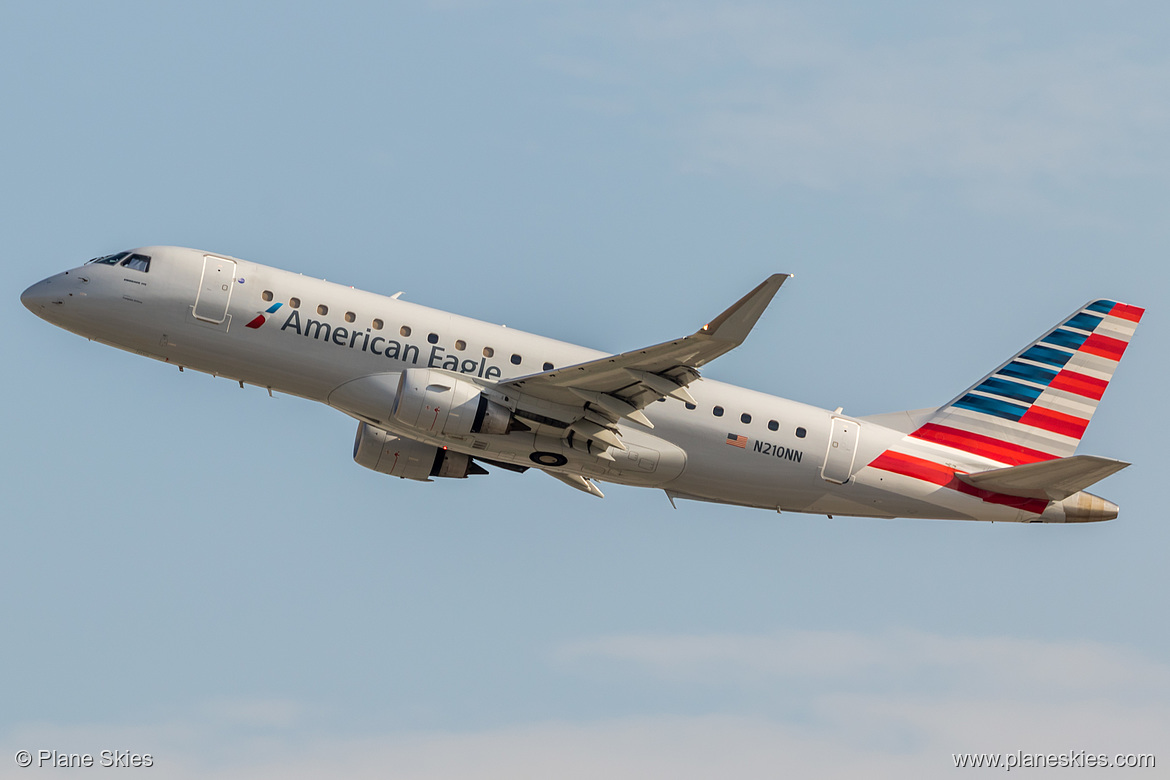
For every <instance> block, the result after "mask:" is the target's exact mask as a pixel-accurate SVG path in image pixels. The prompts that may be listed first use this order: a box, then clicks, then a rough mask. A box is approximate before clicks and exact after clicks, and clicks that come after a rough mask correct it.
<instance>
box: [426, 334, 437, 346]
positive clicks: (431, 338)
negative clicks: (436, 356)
mask: <svg viewBox="0 0 1170 780" xmlns="http://www.w3.org/2000/svg"><path fill="white" fill-rule="evenodd" d="M427 343H428V344H438V343H439V334H438V333H428V334H427Z"/></svg>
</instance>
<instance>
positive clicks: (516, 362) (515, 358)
mask: <svg viewBox="0 0 1170 780" xmlns="http://www.w3.org/2000/svg"><path fill="white" fill-rule="evenodd" d="M521 359H522V358H521V357H520V356H519V355H513V356H512V365H514V366H518V365H520V360H521Z"/></svg>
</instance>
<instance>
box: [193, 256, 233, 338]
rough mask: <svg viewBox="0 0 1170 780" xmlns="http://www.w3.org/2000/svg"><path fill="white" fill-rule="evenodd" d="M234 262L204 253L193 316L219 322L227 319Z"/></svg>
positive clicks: (206, 320)
mask: <svg viewBox="0 0 1170 780" xmlns="http://www.w3.org/2000/svg"><path fill="white" fill-rule="evenodd" d="M235 276H236V264H235V261H233V260H225V259H224V258H222V257H213V256H212V255H205V256H204V257H203V276H202V278H201V279H200V280H199V292H198V293H196V295H195V311H194V313H195V317H196V318H197V319H200V320H204V321H205V322H215V323H220V322H223V321H224V320H225V319H227V310H228V301H230V300H231V297H232V283H233V282H234V281H235Z"/></svg>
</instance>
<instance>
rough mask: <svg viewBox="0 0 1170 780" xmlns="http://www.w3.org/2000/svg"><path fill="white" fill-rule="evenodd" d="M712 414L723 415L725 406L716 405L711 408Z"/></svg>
mask: <svg viewBox="0 0 1170 780" xmlns="http://www.w3.org/2000/svg"><path fill="white" fill-rule="evenodd" d="M711 414H713V415H715V416H716V417H722V416H723V407H722V406H716V407H715V408H714V409H712V410H711Z"/></svg>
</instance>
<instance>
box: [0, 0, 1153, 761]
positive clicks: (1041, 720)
mask: <svg viewBox="0 0 1170 780" xmlns="http://www.w3.org/2000/svg"><path fill="white" fill-rule="evenodd" d="M1167 13H1168V12H1167V10H1166V9H1165V7H1164V6H1163V5H1160V4H1155V3H1142V2H1127V3H1121V4H1114V5H1112V6H1110V8H1109V9H1108V10H1106V9H1105V8H1104V7H1103V6H1099V5H1097V4H1069V3H1034V4H1028V5H1027V7H1025V8H1020V7H1018V4H1015V3H985V4H979V6H978V7H969V6H968V5H966V4H937V3H916V2H901V3H892V4H883V5H882V8H881V9H880V11H879V10H878V9H877V8H876V7H873V5H872V4H869V3H843V4H837V5H835V6H834V7H832V8H826V7H824V6H823V4H815V3H792V4H781V3H776V4H739V3H720V4H717V5H716V4H711V5H705V4H696V3H677V4H662V3H638V2H634V3H564V4H539V3H520V2H517V3H478V2H436V3H431V4H416V5H413V6H410V7H403V6H394V5H390V4H380V3H368V4H365V3H333V4H329V5H328V6H326V5H321V6H316V5H306V4H292V3H288V4H275V3H274V4H264V3H236V2H233V3H203V4H198V5H197V6H190V7H179V6H172V5H165V4H156V3H53V2H46V3H38V4H23V5H15V6H12V7H9V8H7V9H6V11H5V23H4V24H3V25H2V26H0V61H2V63H3V68H2V70H0V73H2V74H3V75H2V76H0V98H2V99H3V106H4V116H5V121H4V122H3V123H0V149H2V151H0V165H2V168H0V171H2V174H3V184H2V185H0V206H2V208H0V226H2V228H3V235H4V236H5V239H6V252H5V258H6V259H5V266H4V267H5V269H6V270H7V273H6V275H5V276H6V281H5V282H4V285H5V287H4V292H5V296H4V299H5V300H7V301H8V302H9V303H8V305H7V306H3V307H0V323H2V326H3V328H4V330H5V333H6V334H8V338H7V339H6V340H5V348H4V355H5V359H6V362H7V364H8V365H9V371H8V374H7V375H8V377H9V381H8V383H7V390H6V393H7V403H6V404H4V405H3V408H2V410H0V415H2V418H3V425H4V427H3V430H4V431H5V433H6V439H7V446H6V447H5V448H4V451H3V454H2V455H0V458H2V459H3V472H2V473H3V474H4V477H3V480H4V487H5V494H6V496H7V501H6V505H7V507H8V511H7V512H6V516H7V519H6V521H5V522H4V524H3V528H4V549H5V551H6V555H5V565H4V566H3V567H0V624H2V625H4V626H5V640H4V642H3V644H4V647H5V651H4V660H5V663H4V665H3V666H4V671H3V672H2V673H0V701H3V702H4V703H5V706H4V707H3V708H0V748H3V751H4V753H6V754H7V755H6V756H3V755H0V760H3V761H8V760H10V758H11V755H12V754H13V753H14V752H15V751H16V750H18V749H22V748H27V749H32V750H37V749H40V748H48V749H53V748H56V749H59V750H66V751H70V752H78V751H81V752H84V751H90V752H95V753H96V752H97V751H100V750H103V749H106V748H117V749H130V750H136V751H139V752H149V753H152V754H153V755H154V756H155V758H156V766H155V768H154V769H153V770H152V771H153V772H154V775H155V776H159V777H174V778H186V777H195V776H204V775H206V774H207V773H210V772H215V773H217V774H218V775H219V776H223V777H245V776H247V777H256V776H272V777H277V776H279V777H298V776H304V777H310V776H320V775H321V774H323V773H326V772H329V773H334V772H337V773H340V772H345V773H347V774H349V775H351V776H355V777H381V776H384V775H385V773H386V772H387V771H390V770H391V769H392V770H393V772H392V774H393V775H394V776H396V777H405V778H420V779H422V778H426V779H428V780H429V779H430V778H448V777H461V778H465V777H504V776H507V777H515V776H523V775H529V776H558V777H569V778H572V777H597V776H603V775H604V776H608V777H639V778H644V777H671V778H690V777H695V778H698V777H709V776H711V775H713V774H716V773H720V774H731V773H734V774H736V775H739V776H751V777H771V776H777V775H787V774H793V775H794V776H808V775H816V776H828V777H855V776H859V775H863V776H870V777H906V776H919V777H933V776H937V775H938V774H939V773H941V772H944V771H947V769H949V768H950V767H951V766H952V762H951V753H954V752H966V751H999V752H1014V751H1015V750H1017V749H1021V750H1025V751H1035V752H1050V751H1051V752H1059V751H1067V750H1081V749H1084V750H1089V751H1091V752H1109V753H1112V752H1146V753H1150V752H1152V753H1156V754H1158V758H1159V760H1160V762H1162V763H1164V762H1170V742H1168V740H1167V737H1166V735H1167V734H1170V707H1168V706H1167V702H1168V701H1170V650H1168V649H1167V648H1170V630H1168V629H1167V626H1166V622H1165V619H1164V615H1165V614H1166V611H1167V603H1166V601H1167V596H1166V594H1167V592H1168V591H1170V574H1168V573H1167V569H1166V566H1165V550H1166V549H1167V544H1168V543H1170V530H1168V527H1167V525H1166V522H1165V520H1166V516H1165V512H1164V510H1163V509H1162V495H1161V492H1160V489H1159V488H1160V485H1161V480H1162V478H1163V475H1164V473H1165V470H1166V468H1167V466H1168V465H1170V463H1168V458H1167V456H1166V454H1165V444H1164V439H1165V431H1166V425H1165V422H1164V421H1162V419H1161V418H1160V416H1158V415H1157V413H1156V411H1154V410H1156V409H1157V408H1158V407H1159V405H1160V404H1161V403H1163V398H1162V395H1163V394H1162V393H1160V392H1158V389H1159V388H1161V387H1164V386H1165V385H1166V382H1167V381H1168V380H1170V377H1168V375H1167V369H1166V366H1165V361H1164V360H1163V359H1162V357H1163V355H1164V354H1165V349H1166V344H1167V335H1168V334H1167V324H1166V322H1167V321H1166V317H1165V310H1166V308H1167V306H1166V304H1167V293H1166V287H1167V285H1166V282H1167V281H1168V280H1170V279H1168V276H1167V272H1166V270H1165V265H1164V253H1165V249H1166V246H1167V243H1168V238H1170V235H1168V232H1170V227H1168V226H1170V220H1167V219H1166V213H1167V207H1168V205H1170V190H1168V188H1167V182H1168V181H1170V152H1168V151H1167V147H1166V145H1165V142H1164V141H1165V138H1166V137H1167V132H1168V131H1170V88H1168V87H1167V85H1168V84H1170V56H1168V55H1167V53H1166V49H1165V45H1164V41H1163V37H1164V36H1162V35H1161V31H1162V30H1164V29H1165V22H1166V21H1167V19H1166V17H1167ZM154 243H165V244H179V245H185V246H194V247H199V248H202V249H208V250H214V251H217V252H224V253H228V254H231V255H234V256H237V257H243V258H246V259H249V260H254V261H258V262H262V263H268V264H273V265H279V266H282V267H286V268H289V269H292V270H296V271H300V272H303V273H306V274H310V275H314V276H320V277H325V278H328V279H330V280H333V281H339V282H344V283H346V284H353V285H356V286H358V287H362V288H366V289H371V290H375V291H379V292H385V293H393V292H396V291H398V290H405V291H406V293H405V297H406V298H407V299H409V300H413V301H416V302H419V303H422V304H426V305H432V306H438V307H442V308H447V309H450V310H452V311H456V312H459V313H463V314H468V315H471V316H476V317H480V318H483V319H487V320H491V321H496V322H505V323H507V324H508V325H509V326H510V327H517V328H523V329H525V330H531V331H535V332H539V333H543V334H546V335H549V336H553V337H556V338H561V339H565V340H568V341H574V342H577V343H581V344H585V345H588V346H591V347H596V348H599V349H607V350H613V351H620V350H624V349H630V348H634V347H637V346H641V345H644V344H650V343H656V342H658V341H661V340H663V339H666V338H670V337H673V336H677V335H680V334H684V333H688V332H691V331H693V330H694V328H695V327H697V326H698V325H700V324H702V323H703V322H705V321H706V320H707V319H709V317H710V316H711V315H713V314H715V313H717V312H719V311H720V310H722V309H723V308H724V307H725V306H726V305H728V304H729V303H731V302H732V301H734V300H736V299H737V298H738V297H739V296H740V295H742V294H743V293H744V292H745V291H746V290H748V289H750V288H751V287H752V286H753V285H755V284H756V283H758V282H759V281H760V280H761V279H763V278H764V277H765V276H767V275H768V274H769V273H773V272H777V271H784V272H792V273H795V274H796V278H795V279H794V280H792V281H791V282H790V283H789V284H786V285H785V287H784V288H783V290H782V292H781V293H780V294H779V295H778V296H777V298H776V300H775V302H774V303H773V305H772V308H771V309H770V310H769V311H768V312H767V313H766V314H765V315H764V317H763V318H762V320H761V322H760V324H759V326H758V328H757V330H756V331H754V332H753V335H752V337H751V338H750V339H749V340H748V341H747V343H746V344H745V345H744V346H743V347H742V348H741V349H739V350H737V351H735V352H733V353H731V354H729V355H727V356H725V357H723V358H720V359H719V361H718V362H717V363H715V364H713V365H712V366H710V367H709V368H708V369H707V371H706V373H707V375H708V376H711V377H714V378H718V379H722V380H725V381H730V382H735V383H738V384H743V385H746V386H749V387H752V388H755V389H759V390H764V391H767V392H771V393H775V394H777V395H782V396H786V397H790V398H795V399H798V400H801V401H805V402H809V403H815V404H818V405H821V406H825V407H829V408H833V407H836V406H843V407H844V408H845V410H846V411H847V412H851V413H854V414H871V413H879V412H885V411H893V410H897V409H909V408H919V407H926V406H932V405H938V404H941V403H943V402H945V401H947V400H949V399H950V398H951V397H952V396H954V395H955V394H956V393H957V392H958V391H960V390H962V389H963V388H964V387H966V386H968V385H969V384H970V383H971V382H973V381H974V380H976V379H978V378H979V377H980V376H982V375H983V374H984V373H986V371H987V370H989V369H991V368H992V367H994V366H995V365H997V364H998V363H999V362H1000V361H1001V360H1003V359H1004V358H1006V357H1007V356H1008V355H1010V354H1012V353H1013V352H1015V351H1016V350H1017V349H1018V348H1020V347H1021V346H1023V345H1024V344H1026V343H1028V342H1029V341H1031V340H1032V339H1033V338H1034V337H1036V336H1037V335H1038V334H1039V333H1041V332H1042V331H1043V330H1044V329H1046V328H1048V327H1050V326H1051V325H1052V324H1053V323H1055V322H1056V321H1058V319H1060V318H1061V317H1063V316H1065V315H1066V314H1068V313H1069V312H1071V311H1072V310H1074V309H1075V308H1076V307H1077V306H1079V305H1080V304H1082V303H1083V302H1084V301H1086V300H1089V299H1091V298H1095V297H1112V298H1116V299H1119V300H1124V301H1127V302H1129V303H1133V304H1136V305H1140V306H1145V307H1147V309H1148V313H1147V315H1146V318H1145V320H1144V321H1143V322H1142V325H1141V327H1140V328H1139V330H1138V333H1137V336H1136V338H1135V340H1134V343H1133V346H1132V348H1131V349H1130V351H1129V353H1128V354H1127V355H1126V359H1125V361H1123V363H1122V364H1121V367H1120V369H1119V371H1118V373H1117V375H1116V377H1115V382H1114V384H1113V385H1112V386H1111V387H1110V390H1109V392H1108V393H1107V394H1106V396H1105V398H1104V401H1103V403H1102V405H1101V408H1100V410H1099V411H1098V413H1097V415H1096V417H1095V420H1094V423H1093V425H1092V426H1091V427H1090V428H1089V430H1088V432H1087V434H1086V436H1085V439H1084V443H1083V446H1082V450H1081V451H1083V452H1091V453H1094V454H1100V455H1104V456H1109V457H1118V458H1122V459H1125V460H1128V461H1132V462H1133V463H1134V465H1133V466H1132V467H1131V468H1129V469H1127V470H1125V471H1123V472H1121V473H1119V474H1117V475H1116V476H1114V477H1111V478H1110V479H1109V480H1108V481H1107V482H1105V483H1103V484H1102V485H1100V486H1099V487H1100V490H1099V492H1101V493H1102V494H1103V495H1105V496H1106V497H1108V498H1110V499H1111V500H1113V501H1116V502H1117V503H1118V504H1119V505H1120V506H1121V516H1120V518H1119V519H1118V520H1116V521H1114V522H1111V523H1105V524H1099V525H1092V526H1086V527H1061V526H1023V527H1018V526H1013V525H1003V524H996V525H994V526H993V525H985V524H966V523H944V522H927V521H909V520H899V521H874V520H860V519H852V518H843V517H838V518H835V519H833V520H829V519H827V518H824V517H812V516H801V515H794V514H785V515H782V516H777V515H774V514H770V513H767V512H762V511H750V510H743V509H736V508H732V507H716V506H709V505H703V504H689V503H681V504H680V505H679V508H678V509H677V510H673V509H671V507H670V504H669V503H668V502H667V501H666V499H665V497H664V496H663V495H662V494H661V493H660V492H652V491H640V490H635V489H627V488H620V487H614V486H611V487H609V488H607V490H606V493H607V497H606V498H605V499H604V501H599V500H597V499H594V498H592V497H590V496H587V495H584V494H582V493H578V492H575V491H571V490H568V489H567V488H565V487H564V486H563V485H561V484H560V483H558V482H556V481H554V480H551V479H548V478H546V477H544V476H542V475H540V474H538V473H532V472H530V473H528V474H525V475H515V474H508V473H499V472H496V473H493V474H492V475H491V476H489V477H482V478H475V479H470V480H466V481H445V482H443V481H441V482H436V483H433V484H414V483H407V482H405V481H401V480H394V479H390V478H387V477H383V476H381V475H378V474H375V473H373V472H369V471H366V470H364V469H362V468H360V467H358V466H357V465H355V464H354V463H353V462H352V461H351V459H350V445H351V441H352V435H353V430H352V428H353V426H352V424H351V422H350V421H349V420H348V419H347V418H345V417H343V416H342V415H340V414H338V413H336V412H333V411H331V410H329V409H327V408H324V407H321V406H315V405H313V404H310V403H308V402H305V401H301V400H298V399H293V398H289V397H281V396H278V397H277V398H275V399H270V398H268V397H267V395H266V394H265V393H263V392H262V391H258V390H255V389H247V390H240V389H239V388H238V387H236V386H235V385H233V384H231V383H230V382H226V381H223V380H215V379H213V378H211V377H207V376H203V375H198V374H194V373H191V372H188V373H185V374H179V373H178V372H177V371H175V370H174V369H173V368H170V367H166V366H163V365H161V364H158V363H156V362H154V361H149V360H145V359H142V358H139V357H136V356H133V355H129V354H125V353H121V352H118V351H115V350H112V349H109V348H107V347H103V346H100V345H96V344H91V343H88V342H86V341H84V340H82V339H79V338H78V337H76V336H73V335H71V334H69V333H66V332H64V331H60V330H56V329H54V328H51V327H50V326H48V325H47V324H46V323H44V322H42V321H40V320H38V319H36V318H35V317H33V316H32V315H31V314H29V313H28V312H27V311H26V310H25V309H24V308H23V307H21V306H20V305H19V303H18V301H17V299H18V296H19V293H20V291H21V290H22V289H24V287H26V286H27V285H28V284H31V283H32V282H34V281H36V280H38V279H40V278H42V277H45V276H48V275H50V274H51V273H55V272H57V271H59V270H62V269H64V268H67V267H70V266H72V265H76V264H78V263H79V262H81V261H83V260H85V259H87V258H90V257H93V256H96V255H99V254H103V253H107V252H112V251H116V250H119V249H123V248H127V247H131V246H139V245H146V244H154ZM1103 774H1105V775H1107V774H1108V773H1107V772H1106V773H1103Z"/></svg>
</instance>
